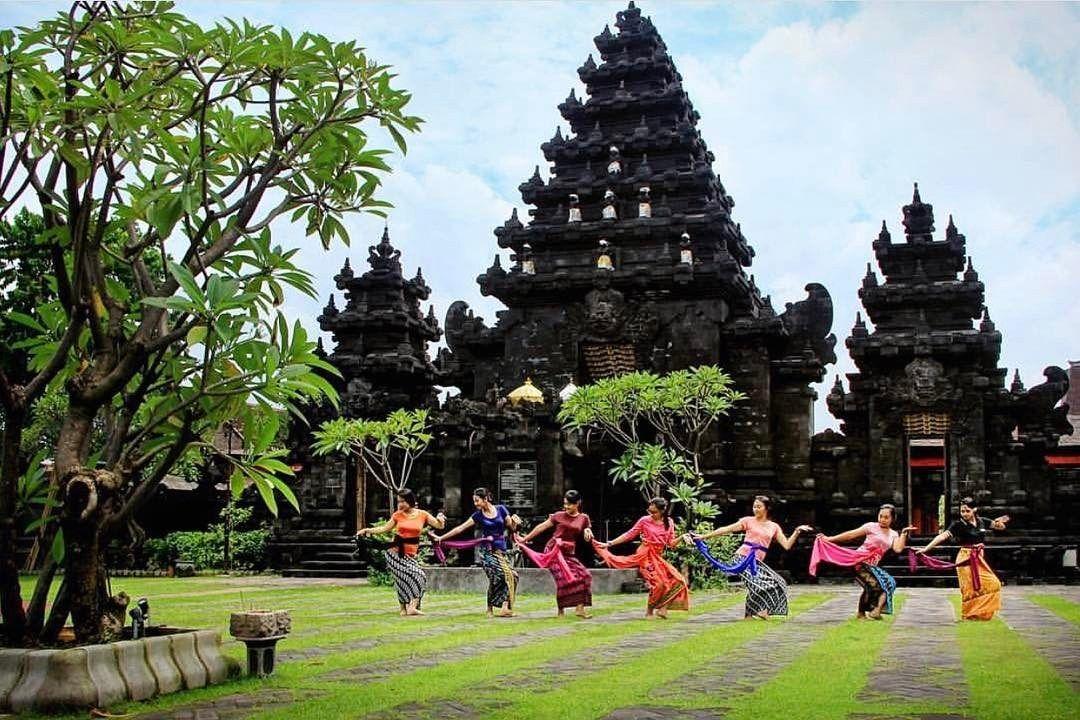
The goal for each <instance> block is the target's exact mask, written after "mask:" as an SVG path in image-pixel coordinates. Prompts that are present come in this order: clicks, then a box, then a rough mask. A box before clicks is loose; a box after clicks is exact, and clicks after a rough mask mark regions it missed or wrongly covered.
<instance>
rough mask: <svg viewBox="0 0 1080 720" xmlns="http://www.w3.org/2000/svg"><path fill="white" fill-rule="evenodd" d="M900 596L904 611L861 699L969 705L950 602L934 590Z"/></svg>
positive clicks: (906, 591)
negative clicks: (902, 599)
mask: <svg viewBox="0 0 1080 720" xmlns="http://www.w3.org/2000/svg"><path fill="white" fill-rule="evenodd" d="M903 593H904V603H903V605H902V610H901V611H900V614H899V615H898V616H897V618H896V620H895V622H893V625H892V629H891V630H890V632H889V637H888V640H886V642H885V647H884V648H883V649H882V651H881V654H880V655H879V656H878V659H877V662H876V663H875V664H874V667H873V669H872V670H871V671H870V675H869V677H867V680H866V686H865V687H864V688H863V691H862V693H861V694H860V696H859V699H860V700H863V701H866V702H872V703H880V704H886V705H887V704H889V703H911V702H937V703H945V704H949V705H956V706H964V705H967V702H968V686H967V679H966V677H965V676H964V665H963V661H962V659H961V657H960V646H959V644H958V643H957V639H956V615H955V613H954V611H953V606H952V603H951V602H949V596H948V595H947V594H946V593H943V592H941V590H937V589H933V588H905V589H904V590H903ZM867 622H870V621H867Z"/></svg>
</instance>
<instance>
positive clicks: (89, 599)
mask: <svg viewBox="0 0 1080 720" xmlns="http://www.w3.org/2000/svg"><path fill="white" fill-rule="evenodd" d="M97 518H98V513H97V512H94V513H92V514H91V515H90V517H89V518H87V519H86V520H83V519H81V518H80V517H79V516H75V517H74V518H71V519H69V520H68V521H66V522H65V523H64V544H65V546H66V551H65V555H64V582H65V583H66V584H67V585H68V591H69V597H70V601H71V621H72V624H73V625H74V626H75V639H76V640H77V641H78V642H79V643H80V644H91V643H97V642H100V641H101V635H102V619H103V616H104V608H103V607H102V593H101V592H99V582H100V578H101V577H102V576H103V575H104V572H105V568H104V566H103V564H102V556H101V541H100V537H99V534H98V527H97V525H98V522H97Z"/></svg>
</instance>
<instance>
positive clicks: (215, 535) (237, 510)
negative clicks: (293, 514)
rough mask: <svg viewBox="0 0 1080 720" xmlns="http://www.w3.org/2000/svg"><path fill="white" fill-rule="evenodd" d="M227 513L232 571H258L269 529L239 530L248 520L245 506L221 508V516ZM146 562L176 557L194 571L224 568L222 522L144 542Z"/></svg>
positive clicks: (262, 565) (165, 561)
mask: <svg viewBox="0 0 1080 720" xmlns="http://www.w3.org/2000/svg"><path fill="white" fill-rule="evenodd" d="M226 513H231V515H232V524H233V530H232V533H231V534H230V536H229V556H230V559H231V565H232V569H234V570H262V569H264V568H265V567H266V565H267V557H266V546H267V543H268V542H269V541H270V531H269V530H268V529H267V528H265V527H255V528H253V529H249V530H244V529H241V528H243V527H244V525H246V524H248V523H249V522H250V520H251V514H252V510H251V508H249V507H239V506H236V507H232V508H225V509H224V510H222V511H221V515H222V518H223V519H224V517H225V515H226ZM145 551H146V555H147V560H148V563H149V564H150V565H152V566H155V567H158V568H165V567H167V566H168V565H169V564H170V563H172V562H175V561H176V560H187V561H189V562H191V563H192V564H194V566H195V569H196V570H220V569H223V568H224V567H225V523H216V524H214V525H211V526H210V528H209V529H208V530H196V531H187V532H174V533H169V534H168V535H166V536H165V537H164V538H151V539H150V540H147V541H146V545H145Z"/></svg>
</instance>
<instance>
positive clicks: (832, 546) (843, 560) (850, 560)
mask: <svg viewBox="0 0 1080 720" xmlns="http://www.w3.org/2000/svg"><path fill="white" fill-rule="evenodd" d="M882 554H883V553H882V552H881V551H880V550H869V549H868V550H863V549H859V550H852V549H851V548H846V547H844V546H842V545H837V544H836V543H832V542H829V541H828V540H826V539H825V537H824V536H822V535H818V536H817V537H816V538H815V539H814V549H813V551H811V553H810V574H811V575H817V569H818V564H819V563H821V562H822V561H824V562H827V563H832V564H833V565H841V566H844V567H853V566H855V565H859V564H861V563H867V564H869V565H876V564H877V561H878V560H880V559H881V556H882Z"/></svg>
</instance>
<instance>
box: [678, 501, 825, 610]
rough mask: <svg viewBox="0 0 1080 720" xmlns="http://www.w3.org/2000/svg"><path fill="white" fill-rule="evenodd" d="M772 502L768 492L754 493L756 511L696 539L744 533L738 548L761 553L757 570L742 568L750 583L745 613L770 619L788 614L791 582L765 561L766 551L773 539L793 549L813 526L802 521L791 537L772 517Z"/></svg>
mask: <svg viewBox="0 0 1080 720" xmlns="http://www.w3.org/2000/svg"><path fill="white" fill-rule="evenodd" d="M771 504H772V502H771V500H769V498H768V496H766V495H757V496H755V497H754V505H753V509H754V514H753V515H747V516H746V517H744V518H740V519H739V520H738V522H733V523H731V524H730V525H725V526H724V527H719V528H716V529H715V530H713V531H712V532H708V533H705V534H704V535H697V534H694V535H692V536H691V537H693V538H694V539H695V540H707V539H708V538H711V537H716V536H718V535H727V534H728V533H736V532H741V533H743V534H744V535H743V544H742V545H740V546H739V548H738V549H737V550H736V551H735V553H736V554H737V555H741V556H743V557H745V556H747V555H749V554H750V553H757V559H758V563H757V568H756V570H757V572H756V573H755V572H752V571H751V570H750V569H747V570H743V571H742V579H743V584H744V585H745V587H746V614H745V616H744V617H748V618H751V617H759V618H762V619H768V617H769V616H770V615H787V614H788V595H787V583H786V582H784V578H782V577H780V575H779V574H777V572H776V571H775V570H773V569H772V568H771V567H769V566H768V565H766V564H765V563H764V560H765V551H766V550H768V549H769V546H770V545H771V544H772V542H773V540H776V542H777V543H779V544H780V547H782V548H784V549H785V550H790V549H791V548H792V547H793V546H794V545H795V541H796V540H798V539H799V535H800V534H802V532H803V531H806V532H809V531H810V530H811V528H810V526H809V525H800V526H799V527H797V528H795V532H793V533H792V534H791V537H788V536H787V535H785V534H784V531H783V529H782V528H781V527H780V526H779V525H777V524H776V523H775V522H773V521H772V520H770V519H769V506H770V505H771Z"/></svg>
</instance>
